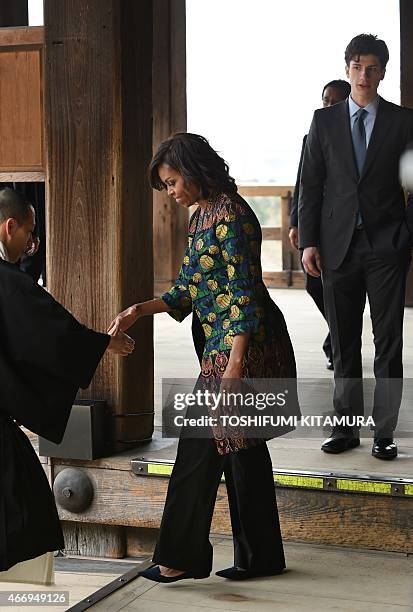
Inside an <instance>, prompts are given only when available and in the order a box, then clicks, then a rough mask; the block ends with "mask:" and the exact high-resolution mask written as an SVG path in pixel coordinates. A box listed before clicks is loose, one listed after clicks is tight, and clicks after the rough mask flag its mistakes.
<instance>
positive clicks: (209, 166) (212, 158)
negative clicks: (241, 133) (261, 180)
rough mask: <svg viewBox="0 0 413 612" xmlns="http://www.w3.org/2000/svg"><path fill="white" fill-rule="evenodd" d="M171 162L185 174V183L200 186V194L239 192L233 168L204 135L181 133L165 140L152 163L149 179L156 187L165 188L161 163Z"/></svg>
mask: <svg viewBox="0 0 413 612" xmlns="http://www.w3.org/2000/svg"><path fill="white" fill-rule="evenodd" d="M162 164H167V165H168V166H170V167H171V168H172V169H173V170H175V171H176V172H179V174H181V175H182V177H183V179H184V181H185V184H187V185H188V184H189V183H194V184H195V185H197V186H199V190H200V197H201V198H203V199H206V198H208V197H209V196H210V195H211V194H213V193H218V192H220V191H223V192H224V193H236V191H237V186H236V184H235V180H234V179H233V178H232V176H230V175H229V167H228V164H227V163H226V162H225V160H223V159H222V157H220V156H219V155H218V153H217V152H216V151H214V149H213V148H212V147H211V145H210V144H209V142H208V141H207V139H206V138H204V137H203V136H198V134H190V133H188V132H179V133H178V134H174V135H173V136H171V137H170V138H168V140H165V141H164V142H162V143H161V144H160V145H159V147H158V150H157V151H156V153H155V155H154V156H153V158H152V161H151V163H150V165H149V182H150V185H151V187H152V188H153V189H157V190H158V191H162V189H165V185H164V184H163V182H162V181H161V179H160V178H159V166H161V165H162Z"/></svg>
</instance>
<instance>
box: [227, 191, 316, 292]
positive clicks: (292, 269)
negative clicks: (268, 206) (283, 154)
mask: <svg viewBox="0 0 413 612" xmlns="http://www.w3.org/2000/svg"><path fill="white" fill-rule="evenodd" d="M238 191H239V193H240V195H242V197H243V198H245V199H246V200H248V201H249V203H250V204H251V208H252V209H253V210H254V212H255V213H256V214H257V216H258V219H259V220H260V222H261V227H262V238H263V253H264V252H265V251H266V250H267V251H268V249H265V241H269V240H271V241H280V242H281V253H280V255H281V257H280V262H279V265H274V269H268V267H267V269H266V268H265V266H263V278H264V280H265V283H266V285H267V286H268V287H303V286H304V275H303V272H302V270H301V265H300V255H299V252H298V251H297V250H296V249H294V248H293V247H292V246H291V244H290V240H289V238H288V231H289V210H290V204H291V198H292V194H293V191H294V187H292V186H279V185H240V186H238ZM259 198H271V199H273V200H274V202H273V203H272V205H273V207H274V208H273V209H272V211H271V212H272V213H273V215H272V218H273V219H274V217H275V218H276V217H277V208H278V217H279V224H277V225H275V224H274V225H267V224H266V223H265V216H264V215H263V214H262V213H263V211H262V209H261V210H259V208H260V207H259V206H258V203H257V200H256V199H259ZM277 198H279V206H278V207H277V200H276V199H277ZM266 212H267V213H268V211H266Z"/></svg>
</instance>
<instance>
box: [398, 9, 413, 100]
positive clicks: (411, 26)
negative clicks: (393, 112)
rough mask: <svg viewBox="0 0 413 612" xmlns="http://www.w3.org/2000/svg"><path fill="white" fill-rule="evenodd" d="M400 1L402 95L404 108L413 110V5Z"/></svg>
mask: <svg viewBox="0 0 413 612" xmlns="http://www.w3.org/2000/svg"><path fill="white" fill-rule="evenodd" d="M399 1H400V93H401V103H402V105H403V106H409V107H410V108H413V45H412V40H413V3H412V1H411V0H399Z"/></svg>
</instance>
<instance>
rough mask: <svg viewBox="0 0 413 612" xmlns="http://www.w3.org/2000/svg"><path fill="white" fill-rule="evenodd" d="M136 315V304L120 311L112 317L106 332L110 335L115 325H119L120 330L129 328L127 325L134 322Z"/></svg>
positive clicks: (137, 315) (129, 325) (130, 325)
mask: <svg viewBox="0 0 413 612" xmlns="http://www.w3.org/2000/svg"><path fill="white" fill-rule="evenodd" d="M138 317H139V314H138V309H137V304H135V305H134V306H130V307H129V308H127V309H126V310H123V311H122V312H120V313H119V314H118V316H117V317H116V318H115V319H113V321H112V323H111V324H110V325H109V327H108V331H107V333H108V334H111V335H112V330H113V329H115V327H116V326H117V325H118V326H119V329H120V331H122V332H124V331H126V330H127V329H129V327H132V325H133V324H134V323H136V321H137V319H138Z"/></svg>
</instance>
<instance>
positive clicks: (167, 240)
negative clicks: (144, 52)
mask: <svg viewBox="0 0 413 612" xmlns="http://www.w3.org/2000/svg"><path fill="white" fill-rule="evenodd" d="M184 131H186V22H185V0H174V2H170V1H169V0H154V1H153V148H154V152H155V150H156V149H157V147H158V146H159V144H160V143H161V142H162V141H163V140H165V139H166V138H168V137H169V136H170V135H171V134H173V133H174V132H184ZM187 230H188V211H187V210H186V209H185V208H183V207H181V206H179V205H178V204H176V203H175V202H174V201H173V199H172V198H169V197H168V195H167V193H166V192H165V191H162V192H158V191H155V192H154V194H153V236H154V278H155V286H156V289H157V294H158V290H159V288H160V286H161V285H160V284H162V291H159V293H160V292H163V291H166V290H167V289H169V288H170V286H171V283H172V282H173V281H174V280H175V278H176V276H177V273H178V270H179V268H180V265H181V262H182V258H183V255H184V251H185V246H186V236H187Z"/></svg>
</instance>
